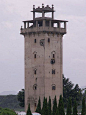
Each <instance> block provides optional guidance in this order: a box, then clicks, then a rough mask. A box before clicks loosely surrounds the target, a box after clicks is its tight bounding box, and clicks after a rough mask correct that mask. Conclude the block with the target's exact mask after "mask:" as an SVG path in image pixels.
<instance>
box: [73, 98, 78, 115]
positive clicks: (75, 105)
mask: <svg viewBox="0 0 86 115" xmlns="http://www.w3.org/2000/svg"><path fill="white" fill-rule="evenodd" d="M77 113H78V111H77V103H76V100H74V106H73V115H78V114H77Z"/></svg>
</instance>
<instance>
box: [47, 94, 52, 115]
mask: <svg viewBox="0 0 86 115" xmlns="http://www.w3.org/2000/svg"><path fill="white" fill-rule="evenodd" d="M48 115H51V98H50V96H49V101H48Z"/></svg>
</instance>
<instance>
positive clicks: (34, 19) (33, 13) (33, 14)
mask: <svg viewBox="0 0 86 115" xmlns="http://www.w3.org/2000/svg"><path fill="white" fill-rule="evenodd" d="M33 20H35V12H33Z"/></svg>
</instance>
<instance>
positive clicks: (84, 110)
mask: <svg viewBox="0 0 86 115" xmlns="http://www.w3.org/2000/svg"><path fill="white" fill-rule="evenodd" d="M81 115H86V106H85V97H83V99H82V111H81Z"/></svg>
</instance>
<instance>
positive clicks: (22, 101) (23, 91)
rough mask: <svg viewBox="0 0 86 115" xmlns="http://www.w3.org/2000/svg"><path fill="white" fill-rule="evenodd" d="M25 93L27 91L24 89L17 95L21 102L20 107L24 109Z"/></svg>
mask: <svg viewBox="0 0 86 115" xmlns="http://www.w3.org/2000/svg"><path fill="white" fill-rule="evenodd" d="M24 93H25V90H24V89H22V90H21V91H19V93H18V94H17V99H18V101H19V102H20V103H19V105H20V106H21V107H24Z"/></svg>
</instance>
